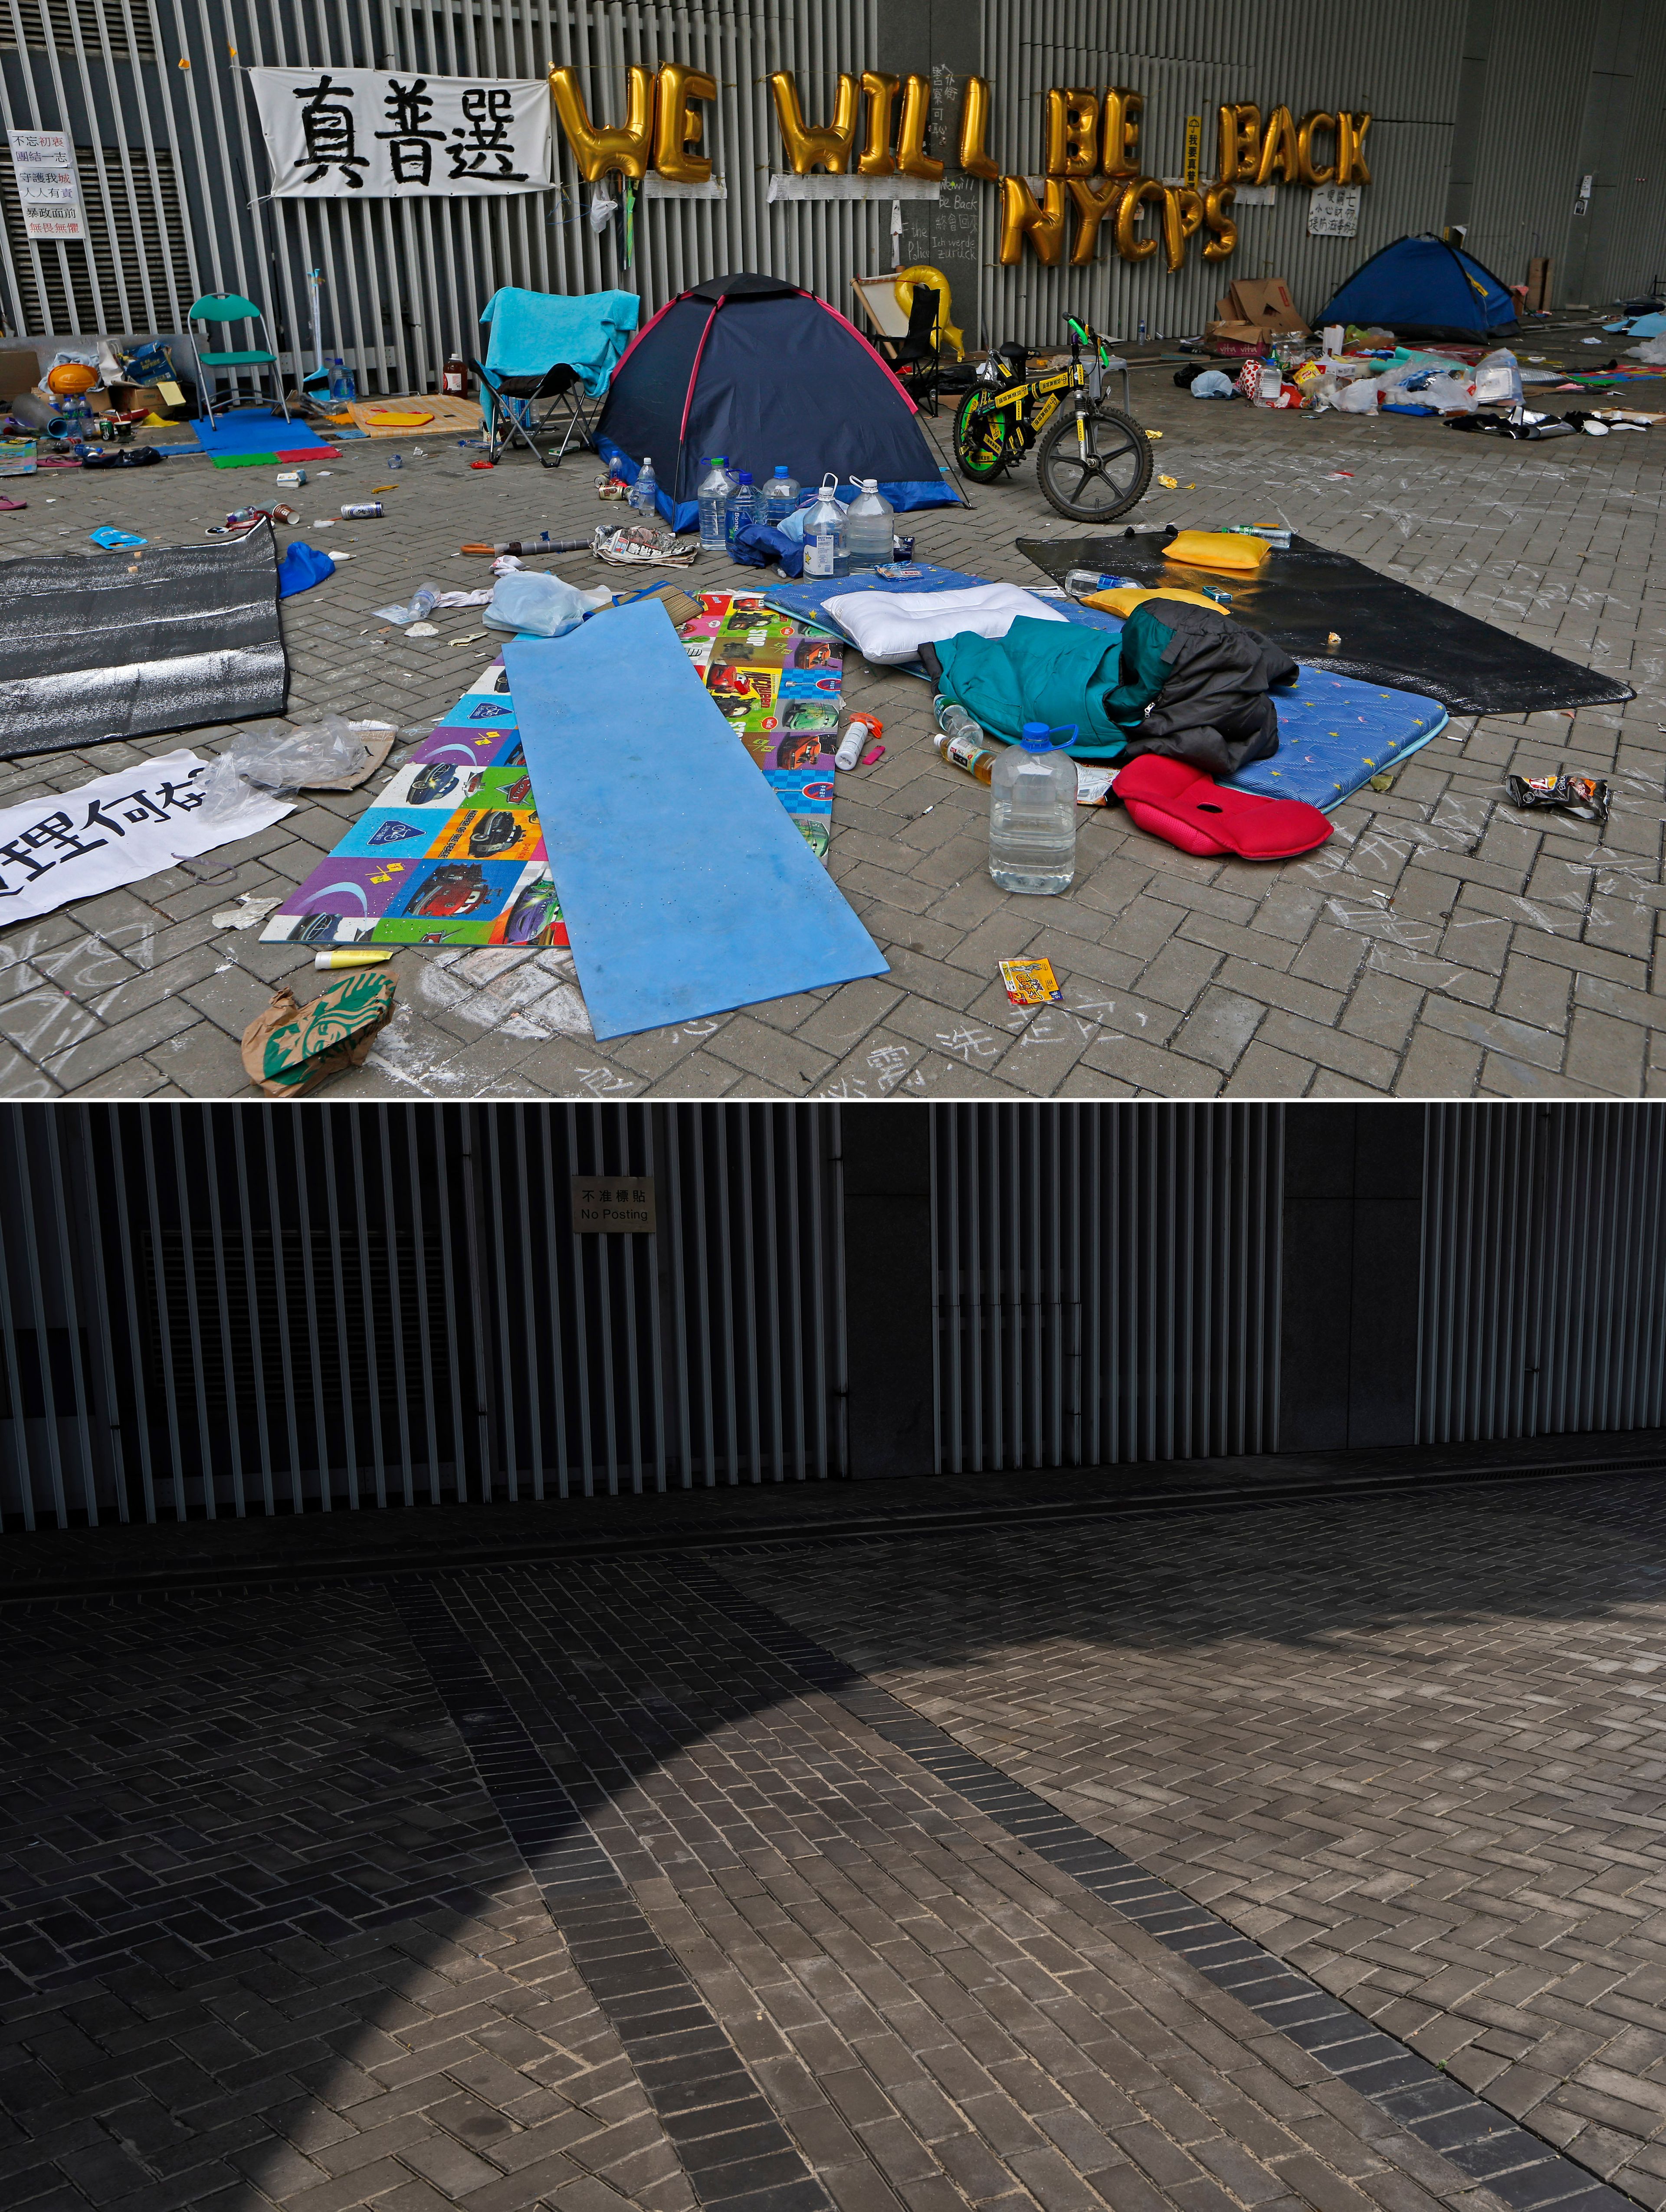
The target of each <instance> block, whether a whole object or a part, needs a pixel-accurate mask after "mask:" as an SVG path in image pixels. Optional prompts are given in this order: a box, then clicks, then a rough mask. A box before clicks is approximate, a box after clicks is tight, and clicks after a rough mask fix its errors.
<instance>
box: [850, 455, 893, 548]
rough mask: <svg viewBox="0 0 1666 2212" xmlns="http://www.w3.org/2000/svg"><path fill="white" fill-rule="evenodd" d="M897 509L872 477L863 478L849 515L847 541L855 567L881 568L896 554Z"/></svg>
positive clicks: (851, 504)
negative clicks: (894, 543)
mask: <svg viewBox="0 0 1666 2212" xmlns="http://www.w3.org/2000/svg"><path fill="white" fill-rule="evenodd" d="M896 513H897V510H896V508H895V507H893V506H892V505H891V501H889V500H888V499H881V498H880V496H879V485H878V484H877V483H875V481H874V479H873V477H863V478H862V479H861V490H860V494H859V495H858V496H857V497H856V498H854V499H853V500H852V501H851V502H850V506H849V508H848V512H847V513H846V515H845V543H846V544H847V545H848V547H849V549H850V565H851V567H852V568H878V567H879V565H880V563H881V562H885V561H889V560H890V559H891V556H892V550H893V549H892V543H891V534H892V525H893V522H894V520H895V517H896Z"/></svg>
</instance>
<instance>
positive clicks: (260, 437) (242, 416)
mask: <svg viewBox="0 0 1666 2212" xmlns="http://www.w3.org/2000/svg"><path fill="white" fill-rule="evenodd" d="M191 427H192V429H193V430H195V432H196V433H197V435H198V438H199V439H200V440H201V441H202V445H203V450H204V452H205V453H209V454H214V453H222V454H226V455H230V454H232V453H295V452H298V451H299V450H300V449H301V447H308V448H310V447H315V446H327V445H328V444H329V443H330V442H331V441H330V440H329V439H327V438H321V437H319V434H318V432H317V431H316V430H314V429H313V428H310V427H309V425H308V424H307V423H305V422H301V421H300V420H299V419H298V418H297V419H295V420H294V421H292V422H285V421H284V419H283V416H282V415H280V414H279V413H278V412H277V410H276V409H275V408H271V407H239V408H236V409H234V410H232V411H231V412H230V413H228V414H225V415H222V416H219V417H218V418H217V420H216V421H215V422H210V421H209V419H208V416H206V415H198V416H196V417H195V418H194V420H193V421H192V426H191Z"/></svg>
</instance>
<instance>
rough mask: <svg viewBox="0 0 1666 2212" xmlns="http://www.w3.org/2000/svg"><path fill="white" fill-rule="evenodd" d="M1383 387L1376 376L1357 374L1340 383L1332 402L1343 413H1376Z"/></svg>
mask: <svg viewBox="0 0 1666 2212" xmlns="http://www.w3.org/2000/svg"><path fill="white" fill-rule="evenodd" d="M1382 396H1383V387H1382V386H1381V385H1380V384H1379V383H1378V382H1377V379H1376V378H1375V377H1374V376H1356V377H1353V378H1352V379H1351V380H1349V381H1348V382H1347V384H1339V385H1338V386H1337V387H1336V392H1335V398H1333V399H1332V400H1331V402H1330V404H1331V405H1332V406H1333V407H1335V409H1336V410H1337V411H1338V412H1339V413H1340V414H1343V415H1375V414H1376V412H1377V401H1378V400H1379V399H1380V398H1382Z"/></svg>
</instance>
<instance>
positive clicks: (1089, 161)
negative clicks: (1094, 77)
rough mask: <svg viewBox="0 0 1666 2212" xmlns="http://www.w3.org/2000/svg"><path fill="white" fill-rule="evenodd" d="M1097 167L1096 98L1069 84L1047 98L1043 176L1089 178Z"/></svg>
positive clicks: (1097, 116) (1093, 94)
mask: <svg viewBox="0 0 1666 2212" xmlns="http://www.w3.org/2000/svg"><path fill="white" fill-rule="evenodd" d="M1098 166H1099V95H1098V94H1097V92H1095V91H1094V90H1093V88H1092V87H1091V85H1090V86H1086V87H1083V86H1081V85H1072V86H1071V87H1070V88H1068V89H1067V90H1057V89H1055V90H1054V91H1052V92H1049V94H1048V95H1047V173H1048V175H1049V177H1091V175H1092V174H1093V172H1094V171H1095V170H1096V169H1097V167H1098Z"/></svg>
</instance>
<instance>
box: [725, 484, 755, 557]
mask: <svg viewBox="0 0 1666 2212" xmlns="http://www.w3.org/2000/svg"><path fill="white" fill-rule="evenodd" d="M755 513H757V499H756V495H755V494H754V492H753V490H752V472H751V470H750V469H742V470H741V471H740V480H739V483H737V484H736V485H735V488H734V489H733V491H732V492H731V493H730V494H729V497H728V501H727V505H726V506H725V507H724V510H723V535H724V543H725V544H727V547H728V549H729V557H730V558H731V560H733V557H734V541H735V532H737V531H739V530H745V527H746V526H747V525H748V524H749V523H750V522H751V520H752V518H753V516H754V514H755Z"/></svg>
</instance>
